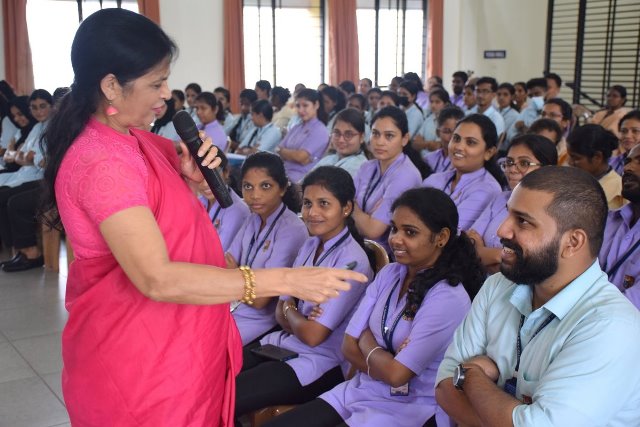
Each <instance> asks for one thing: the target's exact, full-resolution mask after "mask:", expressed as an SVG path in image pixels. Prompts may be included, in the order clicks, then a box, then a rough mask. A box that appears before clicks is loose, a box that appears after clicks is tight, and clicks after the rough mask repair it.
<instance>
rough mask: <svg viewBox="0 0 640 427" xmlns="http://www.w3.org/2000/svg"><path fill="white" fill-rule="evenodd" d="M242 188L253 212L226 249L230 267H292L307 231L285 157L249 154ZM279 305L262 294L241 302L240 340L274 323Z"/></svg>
mask: <svg viewBox="0 0 640 427" xmlns="http://www.w3.org/2000/svg"><path fill="white" fill-rule="evenodd" d="M241 187H242V197H243V199H244V201H245V203H247V205H249V209H251V215H249V217H248V218H247V219H246V220H245V222H244V223H243V224H242V227H241V228H240V230H241V231H240V233H239V234H238V235H236V236H235V239H233V242H232V243H231V247H230V248H229V250H228V251H227V252H226V254H225V258H226V260H227V267H228V268H237V267H238V266H239V265H247V266H249V267H251V268H253V269H256V268H273V267H291V265H292V264H293V261H294V260H295V258H296V255H297V254H298V251H299V250H300V247H301V246H302V244H303V243H304V241H305V239H306V238H307V236H308V234H307V229H306V228H305V226H304V224H303V223H302V221H300V218H298V215H296V213H295V212H297V211H298V207H299V205H298V202H297V198H296V194H295V192H294V190H293V188H291V185H290V183H289V180H288V179H287V175H286V174H285V171H284V166H283V164H282V160H280V158H279V157H278V156H276V155H275V154H271V153H267V152H260V153H256V154H253V155H251V156H249V157H247V159H246V160H245V162H244V164H243V165H242V181H241ZM275 309H276V299H275V298H258V299H256V300H255V302H254V304H253V305H252V306H249V305H246V304H240V305H238V306H237V308H236V309H235V310H234V311H233V317H234V319H235V321H236V324H237V325H238V330H239V331H240V335H241V338H242V345H246V344H247V343H250V342H251V341H253V340H255V339H256V338H258V337H260V336H262V335H264V334H265V333H266V332H268V331H269V330H270V329H271V328H273V327H274V326H275V325H276V319H275V317H274V312H275Z"/></svg>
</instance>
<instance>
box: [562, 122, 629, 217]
mask: <svg viewBox="0 0 640 427" xmlns="http://www.w3.org/2000/svg"><path fill="white" fill-rule="evenodd" d="M616 148H618V138H617V137H616V136H615V135H614V133H613V132H611V131H609V130H607V129H605V128H603V127H602V126H600V125H591V124H586V125H584V126H580V127H577V128H575V129H574V130H573V131H572V132H571V133H570V134H569V136H568V137H567V152H568V153H569V165H571V166H574V167H577V168H580V169H582V170H583V171H585V172H588V173H589V174H591V176H593V177H594V178H595V179H597V180H598V182H599V183H600V185H601V186H602V189H603V190H604V194H605V196H607V204H608V205H609V210H612V209H619V208H621V207H622V206H623V205H624V204H626V201H625V200H624V198H623V197H622V177H621V176H620V175H618V173H617V172H616V171H615V170H614V169H613V168H612V167H611V166H610V165H609V159H610V158H611V154H612V153H613V150H615V149H616Z"/></svg>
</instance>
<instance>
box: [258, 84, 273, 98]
mask: <svg viewBox="0 0 640 427" xmlns="http://www.w3.org/2000/svg"><path fill="white" fill-rule="evenodd" d="M256 87H257V88H258V89H260V90H264V91H265V92H267V96H269V95H271V83H269V81H268V80H258V81H257V82H256Z"/></svg>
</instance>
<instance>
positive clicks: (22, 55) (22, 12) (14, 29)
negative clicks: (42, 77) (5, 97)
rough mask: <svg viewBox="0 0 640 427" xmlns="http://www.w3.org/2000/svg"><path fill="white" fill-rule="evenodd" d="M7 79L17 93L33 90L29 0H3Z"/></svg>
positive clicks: (28, 92)
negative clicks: (28, 18)
mask: <svg viewBox="0 0 640 427" xmlns="http://www.w3.org/2000/svg"><path fill="white" fill-rule="evenodd" d="M2 22H3V25H4V70H5V80H7V82H9V84H11V86H13V88H14V90H15V92H16V94H17V95H30V94H31V92H33V88H34V85H33V63H32V62H31V47H30V46H29V32H28V30H27V0H2Z"/></svg>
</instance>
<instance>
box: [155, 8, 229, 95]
mask: <svg viewBox="0 0 640 427" xmlns="http://www.w3.org/2000/svg"><path fill="white" fill-rule="evenodd" d="M160 24H161V26H162V28H163V29H164V30H165V31H166V32H167V34H169V35H170V36H171V37H172V38H173V39H174V40H175V42H176V43H177V45H178V48H179V56H178V59H177V60H176V61H175V63H174V64H173V67H172V69H171V77H169V87H171V88H172V89H182V90H184V88H185V86H186V85H187V84H189V83H191V82H196V83H199V84H200V85H201V86H202V89H203V90H208V91H213V89H214V88H215V87H216V86H221V85H222V84H223V79H224V75H223V61H224V40H223V36H224V28H223V1H222V0H183V1H176V0H160Z"/></svg>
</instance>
